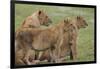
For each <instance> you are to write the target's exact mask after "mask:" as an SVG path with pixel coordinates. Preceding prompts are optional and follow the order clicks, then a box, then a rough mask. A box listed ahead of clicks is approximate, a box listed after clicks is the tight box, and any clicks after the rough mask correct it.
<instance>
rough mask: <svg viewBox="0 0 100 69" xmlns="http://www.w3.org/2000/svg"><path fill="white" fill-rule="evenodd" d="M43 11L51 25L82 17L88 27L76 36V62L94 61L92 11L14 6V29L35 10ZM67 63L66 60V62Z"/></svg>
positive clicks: (55, 7) (57, 7)
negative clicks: (65, 19)
mask: <svg viewBox="0 0 100 69" xmlns="http://www.w3.org/2000/svg"><path fill="white" fill-rule="evenodd" d="M39 9H43V10H45V11H46V13H47V14H48V15H49V16H50V17H51V19H52V21H53V24H56V23H58V22H59V21H61V20H62V19H64V18H66V17H75V16H78V15H80V16H83V17H84V18H85V19H86V21H87V23H88V27H87V28H85V29H81V30H80V31H79V35H78V41H77V48H78V49H77V50H78V60H77V61H94V37H93V36H94V9H93V8H80V7H59V6H43V5H25V4H16V5H15V29H17V28H18V27H19V25H20V24H21V23H22V21H23V20H24V19H25V18H26V17H27V16H29V15H31V14H32V13H33V12H35V11H36V10H39ZM67 61H68V60H67Z"/></svg>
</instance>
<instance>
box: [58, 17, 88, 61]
mask: <svg viewBox="0 0 100 69" xmlns="http://www.w3.org/2000/svg"><path fill="white" fill-rule="evenodd" d="M69 22H70V23H69V24H70V25H69V27H68V31H66V32H65V33H64V35H63V43H62V46H60V49H61V54H60V58H64V57H66V55H67V53H70V59H73V60H76V59H77V37H78V31H79V29H80V28H85V27H86V26H88V24H87V23H86V21H85V20H84V18H83V17H82V16H77V17H75V18H73V19H72V18H71V19H69ZM64 59H65V58H64ZM64 59H61V60H64Z"/></svg>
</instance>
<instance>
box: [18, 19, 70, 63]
mask: <svg viewBox="0 0 100 69" xmlns="http://www.w3.org/2000/svg"><path fill="white" fill-rule="evenodd" d="M68 23H69V22H67V20H63V21H61V22H60V23H59V24H58V25H56V26H53V27H50V28H47V29H41V28H40V29H39V28H28V29H26V28H23V29H22V30H21V31H19V34H17V35H18V37H19V38H20V39H21V40H22V41H23V42H25V43H27V44H28V45H27V46H28V47H29V46H30V47H32V49H33V50H35V51H46V50H49V51H50V52H49V54H48V55H49V56H51V57H50V58H51V59H52V61H54V62H57V60H58V59H59V54H60V49H59V47H60V46H61V45H62V43H63V42H62V41H63V36H62V35H63V33H64V31H65V30H67V27H68ZM25 46H26V45H25ZM55 51H57V52H55ZM40 53H41V52H40ZM29 54H30V53H29ZM29 54H27V55H29ZM37 59H41V56H39V58H38V57H37Z"/></svg>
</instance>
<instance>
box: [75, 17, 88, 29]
mask: <svg viewBox="0 0 100 69" xmlns="http://www.w3.org/2000/svg"><path fill="white" fill-rule="evenodd" d="M76 21H77V22H76V23H77V27H78V28H79V29H80V28H85V27H86V26H88V24H87V22H86V20H85V19H84V18H83V17H82V16H77V17H76Z"/></svg>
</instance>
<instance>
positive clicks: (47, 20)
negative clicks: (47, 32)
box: [37, 10, 52, 26]
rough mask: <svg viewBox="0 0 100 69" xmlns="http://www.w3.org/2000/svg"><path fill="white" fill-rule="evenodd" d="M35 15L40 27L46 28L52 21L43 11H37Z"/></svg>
mask: <svg viewBox="0 0 100 69" xmlns="http://www.w3.org/2000/svg"><path fill="white" fill-rule="evenodd" d="M37 15H38V18H39V21H40V24H41V25H46V26H48V25H49V23H52V20H51V19H50V17H49V16H48V15H47V14H46V13H45V12H44V11H43V10H39V11H38V13H37Z"/></svg>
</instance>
